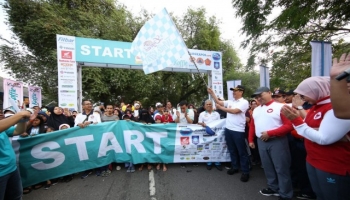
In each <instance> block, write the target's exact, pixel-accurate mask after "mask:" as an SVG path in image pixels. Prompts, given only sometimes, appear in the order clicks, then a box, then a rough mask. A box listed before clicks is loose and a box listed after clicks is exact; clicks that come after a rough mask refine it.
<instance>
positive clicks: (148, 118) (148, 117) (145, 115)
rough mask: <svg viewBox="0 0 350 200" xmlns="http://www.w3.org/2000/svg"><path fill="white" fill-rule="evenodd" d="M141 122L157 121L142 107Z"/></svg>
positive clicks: (152, 122) (151, 122) (150, 122)
mask: <svg viewBox="0 0 350 200" xmlns="http://www.w3.org/2000/svg"><path fill="white" fill-rule="evenodd" d="M139 122H142V123H147V124H154V123H155V121H154V119H153V117H152V116H151V114H150V113H149V112H148V110H146V109H142V111H141V114H140V118H139Z"/></svg>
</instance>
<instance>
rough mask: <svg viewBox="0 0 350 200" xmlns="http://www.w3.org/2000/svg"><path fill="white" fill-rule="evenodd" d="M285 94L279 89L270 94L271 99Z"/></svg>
mask: <svg viewBox="0 0 350 200" xmlns="http://www.w3.org/2000/svg"><path fill="white" fill-rule="evenodd" d="M285 94H286V92H285V91H284V90H281V89H279V88H278V89H276V90H275V91H274V92H273V93H272V97H273V96H282V95H285Z"/></svg>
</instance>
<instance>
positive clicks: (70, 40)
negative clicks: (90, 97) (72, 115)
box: [56, 35, 78, 110]
mask: <svg viewBox="0 0 350 200" xmlns="http://www.w3.org/2000/svg"><path fill="white" fill-rule="evenodd" d="M56 40H57V70H58V105H59V106H60V107H62V108H70V109H74V110H77V108H78V105H77V99H78V92H77V88H78V86H77V66H76V62H75V61H76V60H75V54H76V53H75V37H73V36H65V35H57V36H56Z"/></svg>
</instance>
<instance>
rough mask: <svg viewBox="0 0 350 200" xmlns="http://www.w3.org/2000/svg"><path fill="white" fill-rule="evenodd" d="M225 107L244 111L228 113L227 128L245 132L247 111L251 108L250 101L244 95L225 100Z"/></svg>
mask: <svg viewBox="0 0 350 200" xmlns="http://www.w3.org/2000/svg"><path fill="white" fill-rule="evenodd" d="M224 106H225V108H229V109H236V108H237V109H239V110H241V111H242V112H240V113H237V114H231V113H227V117H226V128H227V129H229V130H231V131H238V132H244V130H245V123H246V119H245V113H246V111H247V110H248V109H249V103H248V101H247V100H245V99H244V98H243V97H242V98H240V99H237V100H233V101H232V100H228V101H224Z"/></svg>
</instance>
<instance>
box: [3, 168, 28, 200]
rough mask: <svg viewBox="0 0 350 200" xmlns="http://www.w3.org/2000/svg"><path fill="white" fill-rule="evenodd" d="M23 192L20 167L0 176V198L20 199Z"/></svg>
mask: <svg viewBox="0 0 350 200" xmlns="http://www.w3.org/2000/svg"><path fill="white" fill-rule="evenodd" d="M22 193H23V188H22V182H21V176H20V175H19V172H18V169H16V170H15V171H13V172H11V173H9V174H7V175H5V176H2V177H0V200H3V199H11V200H17V199H18V200H19V199H22Z"/></svg>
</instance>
